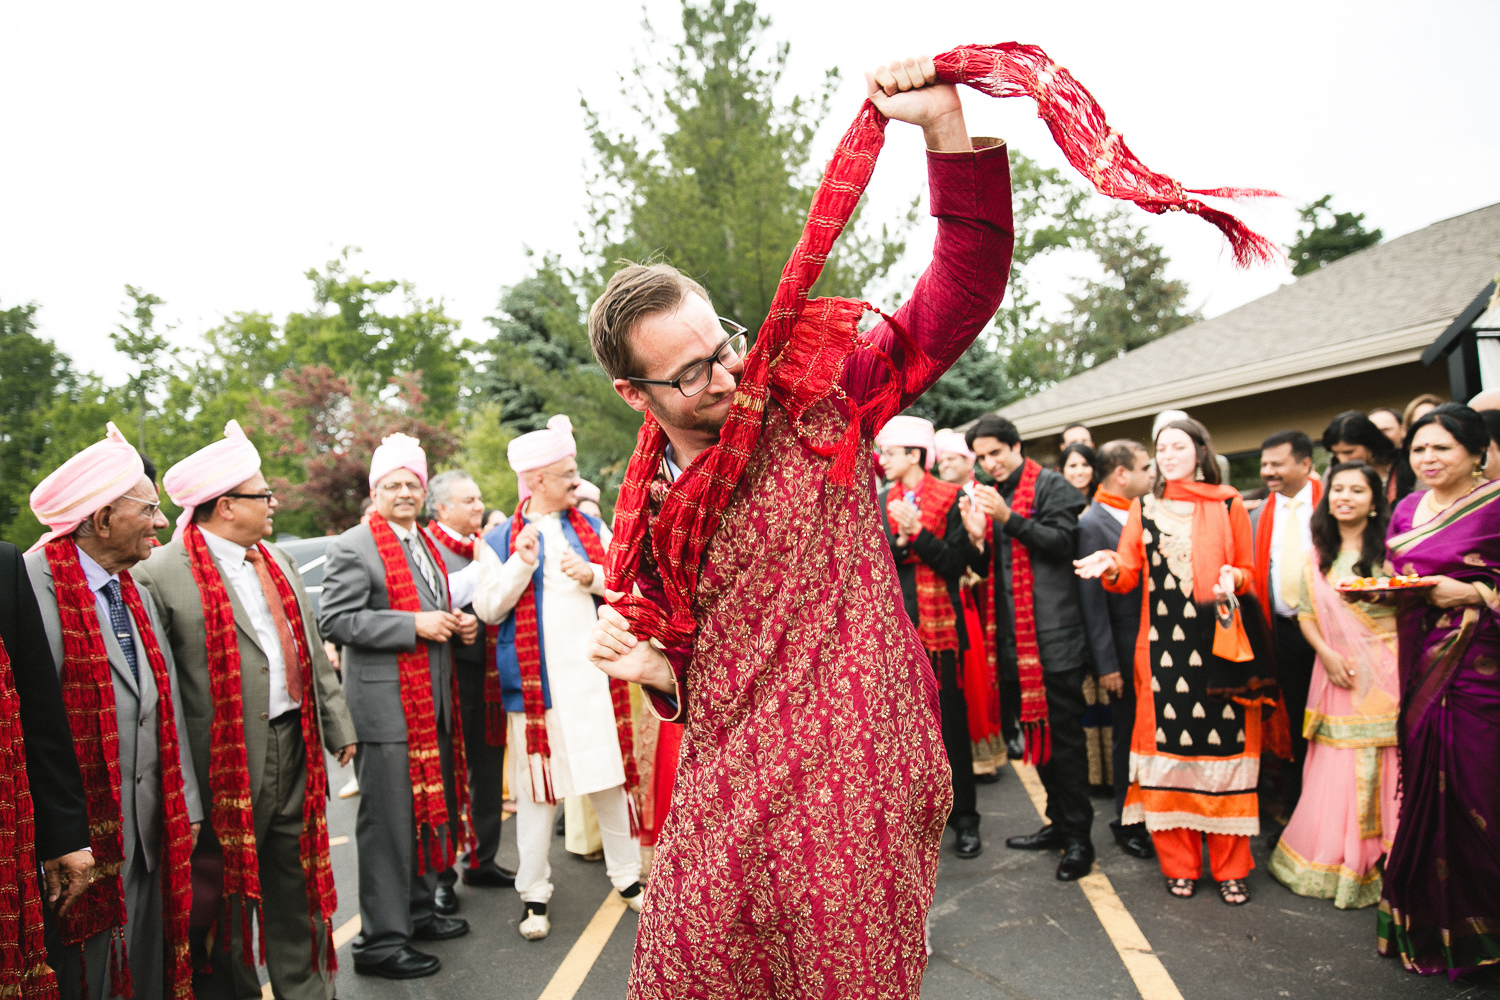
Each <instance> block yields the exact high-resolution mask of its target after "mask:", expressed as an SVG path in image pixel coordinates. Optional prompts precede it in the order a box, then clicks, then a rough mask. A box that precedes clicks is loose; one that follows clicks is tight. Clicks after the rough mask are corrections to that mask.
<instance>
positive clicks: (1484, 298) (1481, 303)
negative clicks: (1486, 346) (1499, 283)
mask: <svg viewBox="0 0 1500 1000" xmlns="http://www.w3.org/2000/svg"><path fill="white" fill-rule="evenodd" d="M1494 297H1495V283H1494V282H1493V281H1492V282H1490V283H1489V284H1488V285H1485V286H1484V291H1482V292H1480V293H1479V297H1478V298H1477V299H1475V300H1474V301H1473V302H1470V303H1469V307H1468V308H1467V309H1465V310H1464V311H1463V312H1461V313H1459V314H1458V318H1457V319H1455V320H1454V321H1453V322H1452V323H1450V324H1448V329H1446V330H1444V331H1443V332H1442V334H1441V335H1439V337H1438V339H1437V340H1434V341H1433V342H1432V346H1431V347H1429V348H1427V350H1425V351H1423V352H1422V364H1424V365H1432V364H1436V363H1437V362H1438V361H1439V360H1440V359H1441V358H1442V357H1443V355H1445V354H1447V353H1448V352H1449V351H1451V350H1452V349H1453V345H1454V342H1455V341H1456V340H1458V338H1459V337H1460V336H1461V335H1462V334H1463V332H1464V331H1465V330H1467V329H1468V328H1469V327H1471V326H1473V325H1474V321H1475V320H1476V319H1478V318H1479V317H1481V316H1483V315H1484V311H1485V310H1486V309H1488V308H1489V304H1490V299H1492V298H1494Z"/></svg>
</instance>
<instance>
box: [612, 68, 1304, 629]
mask: <svg viewBox="0 0 1500 1000" xmlns="http://www.w3.org/2000/svg"><path fill="white" fill-rule="evenodd" d="M934 62H935V63H936V65H937V72H938V79H939V80H942V81H943V82H945V83H962V84H967V85H969V86H971V87H973V88H975V89H976V90H979V91H982V92H983V93H986V94H989V95H991V96H993V97H1017V96H1022V95H1028V96H1030V97H1032V98H1034V99H1035V100H1036V103H1037V113H1038V115H1039V116H1040V117H1041V118H1042V119H1043V120H1044V121H1046V122H1047V125H1048V127H1049V128H1050V129H1051V131H1052V136H1053V138H1054V139H1056V140H1057V143H1058V145H1059V146H1061V147H1062V150H1063V152H1064V153H1065V154H1066V155H1067V157H1068V160H1069V162H1071V163H1072V164H1073V166H1074V167H1075V168H1077V169H1078V170H1079V171H1080V172H1081V173H1083V174H1084V176H1086V177H1088V178H1089V180H1090V181H1092V182H1093V184H1094V186H1095V187H1096V188H1098V190H1099V191H1100V192H1102V193H1103V194H1106V195H1109V196H1110V197H1114V198H1123V199H1127V200H1130V201H1133V202H1135V203H1136V204H1137V205H1139V206H1140V207H1141V208H1144V209H1145V210H1146V211H1148V212H1153V213H1156V214H1161V213H1163V212H1167V211H1186V212H1191V213H1194V214H1196V215H1200V216H1202V217H1203V218H1204V219H1206V220H1208V221H1209V222H1212V223H1213V224H1214V225H1215V226H1217V227H1218V228H1219V229H1220V230H1221V231H1222V232H1223V233H1224V235H1225V236H1226V237H1227V238H1228V239H1229V242H1230V245H1231V246H1232V247H1233V249H1234V255H1235V260H1236V262H1237V263H1238V264H1240V265H1242V266H1243V265H1246V264H1249V263H1250V262H1251V261H1253V260H1257V259H1259V260H1272V259H1275V258H1276V257H1277V256H1278V254H1277V251H1276V249H1275V246H1274V244H1272V243H1271V242H1270V241H1268V240H1266V239H1265V238H1264V237H1262V236H1259V235H1258V234H1256V233H1254V232H1251V231H1250V230H1249V229H1248V228H1247V227H1246V226H1245V225H1244V224H1243V223H1241V222H1240V221H1239V220H1238V219H1236V218H1235V217H1234V216H1232V215H1229V214H1228V213H1225V212H1221V211H1218V210H1216V209H1213V208H1210V207H1208V206H1207V205H1205V204H1204V203H1203V202H1202V201H1200V200H1198V199H1196V198H1191V197H1189V195H1193V194H1203V195H1208V196H1212V197H1229V198H1233V197H1239V196H1243V195H1267V194H1270V193H1271V192H1267V191H1255V190H1249V189H1234V188H1217V189H1213V190H1189V189H1184V188H1183V187H1182V185H1181V184H1179V183H1178V182H1177V181H1175V180H1173V179H1172V178H1170V177H1168V176H1166V175H1164V174H1159V173H1156V172H1154V171H1152V170H1150V169H1149V168H1147V167H1146V165H1145V164H1144V163H1142V162H1141V161H1140V160H1139V159H1137V158H1136V156H1135V154H1133V153H1132V152H1131V151H1130V149H1129V148H1128V147H1127V146H1126V145H1125V142H1124V140H1123V139H1122V138H1121V137H1120V134H1119V133H1118V132H1116V131H1114V130H1113V129H1112V128H1110V127H1109V124H1108V123H1107V122H1106V121H1105V119H1104V112H1103V110H1102V109H1100V107H1099V106H1098V104H1097V103H1095V101H1094V99H1093V96H1092V95H1091V94H1089V92H1088V91H1087V90H1086V89H1084V87H1083V85H1082V84H1080V83H1079V82H1078V81H1077V80H1075V79H1074V78H1073V75H1072V74H1071V73H1069V72H1068V71H1067V70H1066V69H1064V68H1062V67H1061V66H1059V65H1057V64H1056V63H1054V62H1053V61H1052V60H1051V59H1050V58H1049V57H1048V56H1047V54H1046V53H1045V52H1043V51H1042V50H1041V49H1040V48H1037V47H1036V46H1034V45H1021V44H1018V43H1016V42H1006V43H1004V44H1000V45H966V46H961V47H959V48H957V49H954V50H952V51H951V52H945V53H943V54H942V55H940V56H937V57H936V59H935V60H934ZM885 123H886V117H885V116H884V115H882V114H881V113H880V112H879V111H878V110H877V109H876V108H875V105H874V104H873V103H871V102H870V101H868V100H866V101H865V103H864V105H863V106H862V107H861V108H860V111H859V114H858V116H856V118H855V120H854V123H853V124H852V125H851V126H850V127H849V130H848V131H847V132H846V133H845V134H844V137H843V139H842V140H840V142H839V145H838V148H837V149H836V150H835V151H834V155H833V159H832V160H831V161H830V162H829V164H828V167H827V169H826V170H825V171H824V174H823V181H822V183H821V184H820V185H819V187H818V190H817V193H816V194H815V195H814V196H813V203H812V206H811V208H810V209H809V211H808V215H807V224H806V228H805V229H804V230H803V233H802V237H801V239H800V240H798V242H797V246H796V248H795V249H794V250H793V251H792V256H791V258H790V259H789V260H788V261H787V264H786V268H785V269H784V270H783V271H782V274H781V283H780V285H779V286H778V287H777V289H776V296H775V298H774V300H773V301H772V303H771V309H770V313H769V315H768V316H767V317H766V321H765V323H764V324H763V325H762V326H761V329H760V335H759V336H758V337H757V338H756V341H755V346H754V347H752V348H751V349H750V352H749V354H748V355H747V357H746V359H745V368H744V373H743V374H742V375H741V376H740V379H739V386H738V391H737V392H736V393H735V397H734V404H733V406H732V408H731V409H730V412H729V416H728V418H727V419H726V420H725V423H724V427H723V429H722V430H721V432H720V435H719V442H718V444H716V445H714V446H713V447H711V448H708V449H707V450H705V451H704V452H703V453H702V454H700V455H699V456H698V458H697V459H696V460H694V462H693V463H692V464H691V465H690V466H689V467H688V468H687V469H685V470H684V471H683V474H682V476H680V477H679V478H678V480H677V481H676V483H674V484H673V486H672V489H671V490H670V492H669V493H668V495H667V498H666V500H665V502H664V503H663V504H662V509H661V512H660V513H659V514H658V515H657V516H656V517H655V518H651V517H649V515H648V511H647V502H646V501H647V497H648V495H649V492H650V489H651V482H652V480H653V479H654V478H655V476H656V470H657V466H658V464H659V462H660V460H661V455H662V451H663V449H664V448H665V446H666V444H667V437H666V434H665V432H664V431H663V430H662V428H661V425H660V424H658V423H657V422H656V420H655V419H654V418H653V417H652V416H651V415H650V414H647V415H646V418H645V422H644V423H643V424H642V426H641V431H640V435H639V437H638V438H637V440H636V448H635V453H634V454H633V455H632V456H631V459H630V464H629V466H628V467H627V469H626V472H625V481H624V483H623V484H622V486H621V489H620V498H619V503H618V505H617V506H616V508H615V541H614V545H613V546H612V555H611V560H610V564H609V573H608V579H609V587H610V589H611V590H617V591H620V592H622V593H625V594H627V595H630V592H631V588H632V585H633V584H634V581H635V578H636V575H637V573H638V572H639V570H640V565H641V553H642V551H643V548H644V541H645V533H646V531H647V530H649V531H650V532H651V535H652V539H651V547H652V551H653V554H654V556H655V560H656V563H657V566H658V567H659V570H660V576H661V584H662V589H663V591H664V593H665V595H666V600H667V607H666V608H658V607H657V606H656V605H655V604H653V603H652V602H650V601H647V600H645V599H643V598H639V597H635V596H626V597H624V598H622V599H621V600H620V601H619V602H618V604H617V605H616V607H617V608H619V609H620V611H621V612H622V613H623V614H624V615H625V616H626V617H627V618H629V619H630V620H631V622H632V627H633V628H634V630H635V631H636V632H637V633H638V634H640V635H643V636H645V637H648V638H654V639H657V640H659V641H661V642H662V643H663V644H664V645H667V646H686V645H690V644H691V641H692V636H693V633H694V631H695V626H694V623H693V617H692V599H693V595H694V593H695V591H696V590H697V584H698V574H699V569H700V566H701V565H702V560H703V554H704V552H705V550H706V549H707V547H708V544H709V542H710V541H711V540H712V539H713V536H714V533H715V531H717V530H718V527H719V522H720V519H721V518H722V516H723V514H724V511H725V509H726V508H727V507H728V505H729V500H730V498H731V497H732V496H733V495H734V491H735V490H736V488H737V487H738V486H739V483H740V479H741V477H742V476H743V475H744V471H745V466H746V464H747V463H748V462H749V460H750V455H751V453H752V452H753V451H754V450H755V446H756V444H757V442H759V440H760V434H761V428H762V426H763V423H764V418H765V408H766V404H767V402H768V400H769V396H770V385H771V380H772V377H773V375H774V376H776V377H777V382H778V385H777V391H776V401H777V403H779V404H780V405H781V406H783V407H784V408H785V409H786V410H787V412H788V415H789V416H790V417H791V418H792V419H793V421H796V420H798V419H799V418H800V417H801V416H802V415H803V414H805V413H806V412H807V411H808V410H809V409H810V408H811V407H812V406H814V405H815V404H817V403H819V402H822V401H824V400H828V399H830V398H832V399H838V400H839V401H840V402H841V403H847V401H845V400H843V399H842V398H841V397H840V396H839V393H838V384H839V379H840V377H841V376H842V374H843V371H844V367H845V364H846V363H847V361H848V359H849V358H850V357H851V356H852V355H853V354H855V353H856V352H858V351H871V352H874V353H875V355H876V357H877V359H878V360H879V361H880V362H881V363H882V364H883V365H884V366H885V367H886V368H887V369H888V370H889V371H890V372H891V378H890V379H889V380H888V381H887V382H886V383H885V384H884V385H883V386H882V388H881V389H880V391H878V392H876V393H875V394H874V395H873V396H872V397H871V398H870V399H868V400H867V401H866V402H865V403H864V404H863V405H861V406H859V407H857V408H853V407H850V409H851V410H852V412H851V414H850V420H849V426H848V429H847V431H846V433H845V434H844V436H843V437H842V438H841V439H840V440H839V441H837V442H835V443H834V444H832V445H831V446H830V445H825V444H823V443H820V442H813V441H806V442H805V443H806V444H807V445H808V447H810V448H812V449H813V450H815V451H817V452H818V453H819V454H823V455H827V456H829V457H830V458H833V459H834V462H833V467H832V472H831V476H832V479H833V481H834V482H836V483H842V484H849V483H850V482H851V478H852V475H853V469H854V463H855V457H856V455H857V454H858V450H859V449H860V448H862V447H864V444H863V443H862V441H861V439H862V437H863V436H865V435H868V434H871V433H873V428H875V427H879V426H881V425H882V424H884V423H885V421H886V420H888V419H889V418H890V417H891V416H893V415H894V414H895V413H896V411H897V410H898V409H899V407H900V404H901V398H902V394H903V393H906V392H910V391H914V390H915V389H916V388H917V387H918V386H920V385H921V384H922V379H923V377H924V375H925V374H926V373H927V372H929V371H930V370H931V364H932V362H931V360H930V359H929V358H927V357H926V356H925V355H924V354H923V353H922V352H921V351H920V350H919V349H917V348H916V346H915V344H914V343H912V341H911V339H910V338H909V337H908V336H907V335H906V333H905V331H903V330H902V329H901V328H900V327H899V326H898V325H897V324H896V323H894V322H892V323H891V328H892V332H893V333H894V334H895V335H896V338H897V342H898V344H899V345H900V347H901V350H902V355H901V356H902V363H901V365H900V366H899V368H898V366H897V365H896V364H895V363H894V362H893V361H892V359H891V358H890V356H889V355H886V354H885V353H884V352H880V351H878V350H877V349H876V348H874V347H873V346H872V345H871V344H870V342H869V341H868V340H866V339H864V338H863V337H862V336H861V335H860V334H859V333H858V330H857V328H856V326H855V324H856V321H857V320H858V319H859V317H860V316H861V315H862V314H863V312H864V311H865V310H867V309H873V308H874V307H873V306H870V305H869V304H868V303H864V302H854V301H851V300H848V299H834V298H829V299H816V300H809V298H808V293H809V291H810V290H811V289H812V286H813V284H814V282H816V281H817V279H818V276H819V275H820V274H821V273H822V270H823V264H824V262H825V261H826V260H827V258H828V253H829V251H830V250H831V248H832V246H833V243H834V241H835V240H836V239H837V238H838V236H839V234H840V233H841V232H842V231H843V228H844V226H845V225H846V224H847V223H848V221H849V219H850V217H851V216H852V214H853V213H854V209H855V207H856V206H857V205H858V203H859V199H860V197H861V196H862V195H863V193H864V189H865V186H866V185H867V184H868V183H869V181H870V176H871V175H872V174H873V173H874V170H875V160H876V157H877V156H879V154H880V149H881V146H882V145H883V143H884V141H885Z"/></svg>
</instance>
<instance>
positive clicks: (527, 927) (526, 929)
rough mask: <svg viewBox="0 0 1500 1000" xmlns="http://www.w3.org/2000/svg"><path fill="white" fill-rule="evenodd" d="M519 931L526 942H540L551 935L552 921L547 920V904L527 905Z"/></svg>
mask: <svg viewBox="0 0 1500 1000" xmlns="http://www.w3.org/2000/svg"><path fill="white" fill-rule="evenodd" d="M519 929H520V931H521V936H522V937H523V938H525V939H526V940H528V941H540V940H541V939H542V938H544V937H546V936H547V935H548V934H549V933H551V931H552V921H551V920H549V919H548V918H547V904H546V903H527V904H526V913H525V915H524V916H523V917H522V918H521V926H520V928H519Z"/></svg>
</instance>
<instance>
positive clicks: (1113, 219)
mask: <svg viewBox="0 0 1500 1000" xmlns="http://www.w3.org/2000/svg"><path fill="white" fill-rule="evenodd" d="M1092 245H1093V250H1094V252H1095V254H1096V255H1097V256H1098V258H1099V263H1100V264H1101V265H1102V266H1103V268H1104V277H1103V278H1102V279H1099V280H1091V281H1086V282H1085V283H1084V286H1083V290H1082V291H1081V292H1079V293H1077V294H1075V295H1069V296H1068V303H1069V308H1068V315H1067V317H1066V318H1065V319H1063V320H1062V321H1060V322H1056V323H1051V324H1048V325H1047V327H1046V328H1045V331H1044V332H1043V333H1042V334H1041V335H1040V336H1036V337H1032V338H1029V339H1028V340H1027V342H1026V343H1025V345H1024V346H1023V349H1022V350H1020V351H1018V352H1017V353H1016V355H1015V356H1014V357H1013V362H1014V365H1013V370H1014V371H1015V372H1016V373H1017V375H1018V380H1017V388H1018V389H1020V390H1021V391H1022V392H1023V393H1026V394H1030V393H1033V392H1039V391H1041V390H1042V389H1045V388H1047V387H1048V386H1050V385H1053V384H1055V383H1057V382H1061V381H1062V380H1063V379H1065V378H1069V377H1071V376H1073V375H1077V374H1078V373H1079V372H1081V371H1084V370H1086V369H1088V368H1092V367H1093V366H1094V365H1097V364H1099V363H1100V362H1102V361H1108V360H1110V359H1111V358H1117V357H1119V356H1121V355H1122V354H1124V353H1125V352H1126V351H1132V350H1134V349H1135V348H1137V347H1140V346H1141V345H1142V344H1147V343H1150V342H1151V341H1153V340H1155V339H1156V338H1158V337H1161V336H1164V335H1165V334H1168V333H1171V332H1172V331H1173V330H1179V329H1181V328H1182V327H1184V326H1187V325H1188V324H1189V323H1193V322H1196V321H1197V320H1199V319H1201V318H1202V317H1201V316H1199V315H1198V314H1197V313H1196V312H1192V311H1188V310H1187V309H1186V308H1185V306H1186V302H1187V295H1188V289H1187V285H1186V284H1185V283H1184V282H1182V281H1179V280H1176V279H1169V278H1168V277H1167V276H1166V269H1167V265H1168V264H1169V263H1170V261H1169V260H1168V258H1167V255H1166V252H1165V251H1164V250H1163V249H1162V248H1161V247H1160V246H1158V245H1156V244H1155V243H1152V242H1151V240H1150V238H1149V237H1148V236H1147V234H1146V231H1145V229H1144V228H1142V227H1140V226H1137V225H1135V224H1133V223H1131V222H1130V221H1129V218H1128V217H1127V216H1126V214H1125V212H1124V211H1123V210H1121V209H1113V210H1111V211H1110V212H1109V213H1108V214H1107V215H1106V216H1105V217H1104V218H1103V219H1102V220H1101V222H1100V225H1099V228H1098V229H1097V230H1096V231H1095V233H1094V237H1093V240H1092ZM1023 373H1024V374H1023Z"/></svg>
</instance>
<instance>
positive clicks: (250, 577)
mask: <svg viewBox="0 0 1500 1000" xmlns="http://www.w3.org/2000/svg"><path fill="white" fill-rule="evenodd" d="M198 527H199V529H200V530H201V531H202V532H203V541H204V542H205V543H206V544H207V545H208V551H210V552H212V553H213V555H214V558H215V559H217V560H218V561H219V569H220V571H221V572H222V573H223V576H224V579H225V581H226V582H227V583H228V584H229V585H230V586H231V587H233V588H234V592H235V594H237V595H238V596H239V599H240V603H241V604H243V605H244V606H245V613H246V614H248V615H249V616H250V625H251V627H252V628H253V629H254V630H255V638H256V639H257V640H259V641H260V650H261V652H262V653H265V654H266V663H267V664H269V665H270V668H271V677H270V683H271V704H270V706H269V708H268V709H267V712H268V713H269V714H270V716H271V718H273V719H275V718H278V717H279V716H281V715H284V714H286V713H287V712H290V711H291V710H292V709H294V708H297V707H299V706H300V705H301V704H302V702H300V701H293V700H292V696H291V695H289V694H287V691H286V657H284V656H282V655H281V633H280V632H278V631H277V630H276V619H275V618H272V617H271V606H270V605H269V604H267V603H266V592H265V590H264V589H262V587H261V585H260V574H259V573H257V572H256V571H255V567H254V566H252V565H250V563H248V562H246V561H245V547H244V546H243V545H241V544H240V543H239V542H231V541H230V540H229V539H227V538H221V537H219V536H218V535H216V534H214V533H213V532H212V531H209V530H208V529H207V528H204V527H203V526H202V525H199V526H198ZM287 624H289V625H291V627H292V628H298V627H300V626H301V624H302V623H301V622H300V621H289V622H288V623H287Z"/></svg>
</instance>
